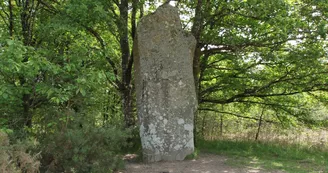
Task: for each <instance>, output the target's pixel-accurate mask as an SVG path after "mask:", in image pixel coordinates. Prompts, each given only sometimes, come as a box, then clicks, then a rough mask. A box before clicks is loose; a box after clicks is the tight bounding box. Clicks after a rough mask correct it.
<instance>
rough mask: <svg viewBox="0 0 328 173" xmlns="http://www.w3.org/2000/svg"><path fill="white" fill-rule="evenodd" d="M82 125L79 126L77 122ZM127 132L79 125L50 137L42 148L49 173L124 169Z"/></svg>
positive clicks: (101, 171) (44, 162)
mask: <svg viewBox="0 0 328 173" xmlns="http://www.w3.org/2000/svg"><path fill="white" fill-rule="evenodd" d="M76 124H79V123H76ZM126 139H127V133H125V132H123V131H122V130H120V129H117V128H115V127H96V126H94V125H89V126H88V125H85V124H84V125H83V126H81V125H76V126H73V127H70V128H67V129H65V130H61V131H58V132H55V133H53V134H51V135H49V136H48V137H47V138H46V139H45V140H44V144H43V146H44V147H45V148H44V149H43V152H44V159H43V165H47V166H46V167H43V169H44V171H47V172H79V173H84V172H86V173H98V172H99V173H107V172H112V171H113V170H115V169H116V168H120V167H122V166H123V165H122V163H123V162H122V157H121V156H120V155H119V154H120V151H121V149H122V147H123V146H124V144H125V141H126Z"/></svg>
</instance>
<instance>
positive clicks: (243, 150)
mask: <svg viewBox="0 0 328 173" xmlns="http://www.w3.org/2000/svg"><path fill="white" fill-rule="evenodd" d="M197 147H198V148H199V149H200V150H201V151H202V152H209V153H215V154H221V155H226V156H228V158H229V159H228V161H227V164H229V165H231V166H237V167H249V168H256V169H265V170H282V171H284V172H288V173H326V172H327V173H328V151H323V150H320V149H315V148H305V147H302V146H299V145H279V144H272V143H259V142H250V141H228V140H221V141H203V140H201V141H198V145H197Z"/></svg>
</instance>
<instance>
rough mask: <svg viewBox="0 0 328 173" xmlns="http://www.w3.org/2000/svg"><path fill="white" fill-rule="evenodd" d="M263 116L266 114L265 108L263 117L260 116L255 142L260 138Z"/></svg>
mask: <svg viewBox="0 0 328 173" xmlns="http://www.w3.org/2000/svg"><path fill="white" fill-rule="evenodd" d="M263 114H264V108H263V109H262V112H261V115H260V119H259V124H258V128H257V132H256V135H255V141H257V140H258V138H259V136H260V131H261V126H262V118H263Z"/></svg>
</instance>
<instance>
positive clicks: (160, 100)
mask: <svg viewBox="0 0 328 173" xmlns="http://www.w3.org/2000/svg"><path fill="white" fill-rule="evenodd" d="M134 43H135V45H134V50H133V51H134V58H135V59H134V63H135V65H134V68H135V85H136V94H137V109H138V116H139V120H140V137H141V142H142V148H143V157H144V161H145V162H155V161H160V160H167V161H170V160H183V159H184V158H185V157H186V156H187V155H188V154H191V153H192V152H193V151H194V138H193V135H194V134H193V122H194V111H195V110H196V108H197V100H196V92H195V85H194V78H193V72H192V59H193V53H194V50H195V46H196V40H195V38H194V37H193V36H192V35H190V34H188V33H186V32H184V31H183V30H182V25H181V22H180V19H179V13H178V9H177V8H175V7H172V6H170V5H168V4H167V5H163V6H161V7H159V8H158V9H157V10H156V12H155V13H153V14H150V15H148V16H145V17H144V18H142V19H141V21H140V23H139V25H138V28H137V32H136V38H135V41H134Z"/></svg>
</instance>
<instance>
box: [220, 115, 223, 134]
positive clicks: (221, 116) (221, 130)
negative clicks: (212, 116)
mask: <svg viewBox="0 0 328 173" xmlns="http://www.w3.org/2000/svg"><path fill="white" fill-rule="evenodd" d="M222 136H223V114H221V115H220V137H222Z"/></svg>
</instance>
